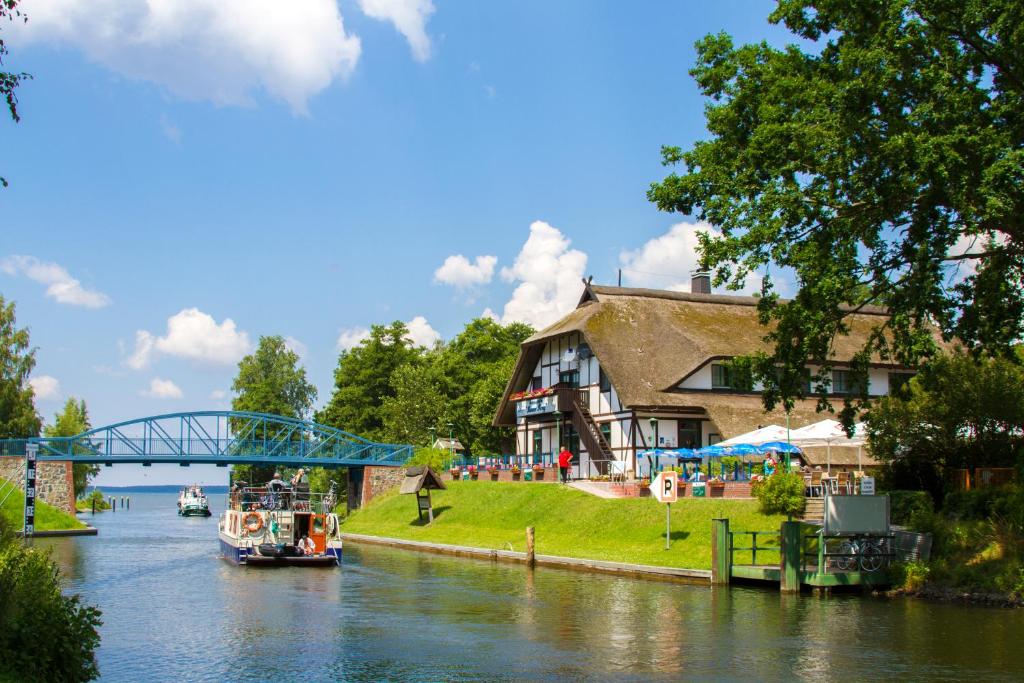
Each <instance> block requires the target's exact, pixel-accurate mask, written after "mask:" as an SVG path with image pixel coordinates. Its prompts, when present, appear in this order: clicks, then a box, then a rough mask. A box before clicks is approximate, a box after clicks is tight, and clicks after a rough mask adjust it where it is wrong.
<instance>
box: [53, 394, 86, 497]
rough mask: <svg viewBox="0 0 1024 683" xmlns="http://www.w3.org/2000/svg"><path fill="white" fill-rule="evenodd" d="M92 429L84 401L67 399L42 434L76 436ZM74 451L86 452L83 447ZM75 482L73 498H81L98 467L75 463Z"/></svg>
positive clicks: (78, 447) (72, 398)
mask: <svg viewBox="0 0 1024 683" xmlns="http://www.w3.org/2000/svg"><path fill="white" fill-rule="evenodd" d="M90 429H92V425H91V424H90V422H89V411H88V409H87V408H86V407H85V400H84V399H82V400H81V401H76V400H75V398H74V397H70V398H68V400H67V402H66V403H65V404H64V410H62V411H61V412H59V413H57V414H56V415H55V416H54V421H53V424H52V425H48V426H47V427H46V428H45V429H44V430H43V434H44V435H46V436H77V435H79V434H82V433H84V432H87V431H89V430H90ZM75 451H76V453H77V452H79V451H80V452H82V453H84V452H87V449H86V448H85V447H84V446H76V447H75ZM73 470H74V482H75V498H79V497H81V495H82V493H83V492H84V491H85V488H86V486H88V485H89V479H91V478H92V477H95V476H96V475H97V474H99V471H100V466H99V465H87V464H85V463H76V464H75V465H74V467H73Z"/></svg>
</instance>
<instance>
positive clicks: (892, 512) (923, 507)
mask: <svg viewBox="0 0 1024 683" xmlns="http://www.w3.org/2000/svg"><path fill="white" fill-rule="evenodd" d="M887 493H888V494H889V518H890V519H891V520H892V523H893V524H900V525H906V524H910V523H911V522H912V520H914V519H915V518H918V517H920V516H921V515H924V514H928V513H930V512H932V511H933V510H934V509H935V503H934V502H933V501H932V497H931V495H930V494H929V493H928V492H927V491H888V492H887Z"/></svg>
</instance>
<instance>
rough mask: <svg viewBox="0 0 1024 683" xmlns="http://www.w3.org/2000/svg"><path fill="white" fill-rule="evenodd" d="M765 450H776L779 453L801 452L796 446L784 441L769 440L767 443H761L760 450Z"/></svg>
mask: <svg viewBox="0 0 1024 683" xmlns="http://www.w3.org/2000/svg"><path fill="white" fill-rule="evenodd" d="M765 451H777V452H779V453H802V452H803V451H801V450H800V449H799V448H798V447H796V446H794V445H793V444H791V443H786V442H785V441H769V442H768V443H763V444H761V452H762V453H763V452H765Z"/></svg>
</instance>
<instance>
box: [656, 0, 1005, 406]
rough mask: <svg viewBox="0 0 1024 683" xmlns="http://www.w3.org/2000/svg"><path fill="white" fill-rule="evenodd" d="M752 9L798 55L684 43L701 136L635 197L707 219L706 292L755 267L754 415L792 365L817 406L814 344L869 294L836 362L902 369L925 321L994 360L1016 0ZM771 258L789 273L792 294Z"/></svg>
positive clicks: (815, 3) (782, 385)
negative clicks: (873, 316) (784, 295)
mask: <svg viewBox="0 0 1024 683" xmlns="http://www.w3.org/2000/svg"><path fill="white" fill-rule="evenodd" d="M770 21H772V22H773V23H780V22H781V23H783V24H784V25H785V26H786V27H787V28H789V29H790V31H792V32H793V33H794V34H795V35H796V36H797V37H798V38H800V39H802V40H803V41H805V43H804V44H805V45H806V44H808V43H809V45H810V47H809V49H802V48H801V47H800V46H797V45H790V46H787V47H786V48H783V49H777V48H773V47H770V46H769V45H767V44H766V43H760V44H756V45H743V46H741V47H734V45H733V42H732V40H731V38H730V37H729V36H727V35H725V34H718V35H710V36H707V37H705V38H704V39H703V40H701V41H699V42H698V44H697V52H698V57H697V64H696V66H695V67H694V68H693V70H692V71H691V72H690V73H691V74H692V75H693V76H694V78H695V79H696V80H697V83H698V85H699V86H700V88H701V90H702V91H703V92H704V94H705V95H706V96H707V97H709V98H710V100H711V101H710V103H709V104H708V106H707V108H706V119H707V128H708V131H709V132H710V134H711V139H710V140H706V141H702V142H698V143H696V144H695V145H694V146H693V147H692V148H691V149H689V150H688V151H683V150H682V149H681V148H679V147H671V146H670V147H665V148H663V150H662V154H663V160H664V163H665V164H666V165H669V166H675V165H681V166H682V167H683V172H682V173H681V174H676V173H672V174H671V175H669V176H668V177H666V178H665V179H664V180H663V181H661V182H660V183H655V184H653V185H652V187H651V189H650V191H649V193H648V197H649V198H650V199H651V200H652V201H654V202H655V203H656V204H657V205H658V207H659V208H660V209H662V210H665V211H679V212H682V213H688V214H689V213H692V214H695V215H696V216H697V217H698V218H700V219H702V220H706V221H709V222H710V223H712V224H713V225H715V226H717V227H718V228H719V229H720V230H721V235H720V236H718V237H716V236H714V235H711V234H704V235H702V236H701V238H700V252H701V254H700V255H701V262H702V265H704V266H705V267H709V268H711V269H713V270H714V272H715V275H716V278H715V281H716V284H722V283H726V284H728V285H729V286H731V287H733V288H738V287H739V286H741V284H742V283H743V281H744V280H745V278H746V276H747V274H748V273H751V272H761V271H763V272H764V273H765V278H764V281H763V285H762V291H761V298H760V302H759V308H760V315H761V319H762V322H763V323H765V324H768V323H772V324H773V325H774V327H773V329H771V331H770V332H769V333H768V335H767V336H768V339H769V340H770V341H771V342H772V343H773V345H774V352H773V353H772V354H762V355H759V356H757V357H754V358H753V365H752V367H753V370H754V373H755V376H756V379H758V380H760V381H762V382H763V383H764V386H765V393H764V400H765V404H766V407H768V408H772V407H774V406H775V405H776V404H777V403H778V402H780V401H781V402H783V403H784V405H785V406H786V407H792V405H793V399H794V398H795V397H799V396H800V395H801V392H802V389H801V387H802V386H803V382H802V381H801V379H800V373H802V372H803V368H804V367H806V366H807V365H808V364H818V365H820V366H821V367H822V372H821V373H820V374H819V376H818V382H817V383H816V389H817V391H818V393H819V396H820V397H821V399H820V403H821V406H822V407H823V408H825V407H831V406H829V404H828V402H827V400H825V398H824V392H825V390H826V389H827V381H826V378H827V376H828V373H829V371H830V369H831V368H830V364H829V362H828V359H829V355H830V354H829V351H830V349H831V348H832V341H833V339H834V338H835V337H836V336H837V335H841V334H844V333H845V332H846V331H847V325H848V316H849V315H850V314H851V313H853V312H855V311H857V310H859V309H861V308H862V307H864V306H868V305H872V304H885V305H886V306H887V307H888V309H889V310H890V312H891V318H889V320H888V322H886V323H885V324H884V325H880V326H879V327H878V328H877V329H876V330H875V333H874V334H873V335H871V337H870V339H869V341H868V343H867V346H866V347H865V349H864V351H863V352H862V353H861V354H858V356H857V357H856V358H855V359H854V360H855V363H854V368H853V369H854V371H855V373H856V374H858V375H859V376H860V378H861V379H862V380H863V379H866V375H867V360H868V358H869V357H870V354H871V352H875V353H877V354H879V355H880V356H881V357H882V358H884V359H887V360H892V361H895V362H898V363H902V364H904V365H911V366H912V365H916V364H917V363H918V362H919V361H920V360H921V359H922V358H927V357H930V356H932V355H934V354H935V353H936V351H937V345H936V343H935V340H934V338H933V330H934V329H935V327H936V326H937V327H938V328H939V329H940V330H941V331H942V333H943V334H945V335H946V337H947V338H951V337H954V336H955V337H958V338H960V339H961V340H963V341H964V342H965V343H966V344H967V345H968V346H969V347H971V348H976V349H979V350H981V351H984V352H988V353H990V354H993V355H1004V356H1007V357H1009V356H1010V354H1009V348H1010V346H1011V345H1012V344H1013V343H1014V342H1015V341H1016V340H1018V339H1020V338H1021V337H1022V335H1024V288H1022V287H1021V286H1020V283H1021V281H1022V280H1024V223H1022V217H1024V193H1022V191H1021V186H1022V181H1024V147H1022V145H1021V140H1024V118H1022V117H1021V116H1020V115H1019V114H1020V111H1021V108H1022V106H1024V53H1022V52H1021V51H1020V49H1019V46H1020V45H1021V43H1022V41H1024V7H1022V5H1021V3H1020V2H1019V1H1018V0H872V1H868V0H779V2H778V4H777V7H776V9H775V11H774V12H773V13H772V14H771V16H770ZM958 267H959V268H961V272H960V273H959V275H958V274H957V273H956V272H955V271H956V269H957V268H958ZM772 269H775V272H776V273H778V272H779V271H780V270H781V271H782V272H783V273H786V272H791V273H792V274H794V275H795V277H796V279H797V281H798V286H799V291H798V292H797V294H796V296H795V297H794V299H793V300H792V301H789V302H783V301H781V300H780V299H779V297H778V295H777V292H776V291H775V286H774V282H773V279H772V277H771V275H772ZM779 366H781V367H782V371H781V372H780V371H779V370H777V368H778V367H779ZM860 384H861V386H863V387H865V388H866V386H867V383H866V382H865V381H861V383H860ZM866 404H867V403H866V395H864V394H863V393H862V395H861V396H860V400H859V401H858V402H857V407H863V406H865V405H866ZM853 415H854V406H853V405H852V404H851V403H850V401H847V402H846V406H845V408H844V412H843V415H842V417H843V418H844V420H846V421H847V423H849V422H850V421H852V419H853Z"/></svg>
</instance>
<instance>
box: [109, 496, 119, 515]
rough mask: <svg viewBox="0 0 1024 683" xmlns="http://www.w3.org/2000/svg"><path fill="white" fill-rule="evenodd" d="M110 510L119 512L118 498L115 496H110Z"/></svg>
mask: <svg viewBox="0 0 1024 683" xmlns="http://www.w3.org/2000/svg"><path fill="white" fill-rule="evenodd" d="M110 511H111V512H117V498H115V497H113V496H111V497H110Z"/></svg>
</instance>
